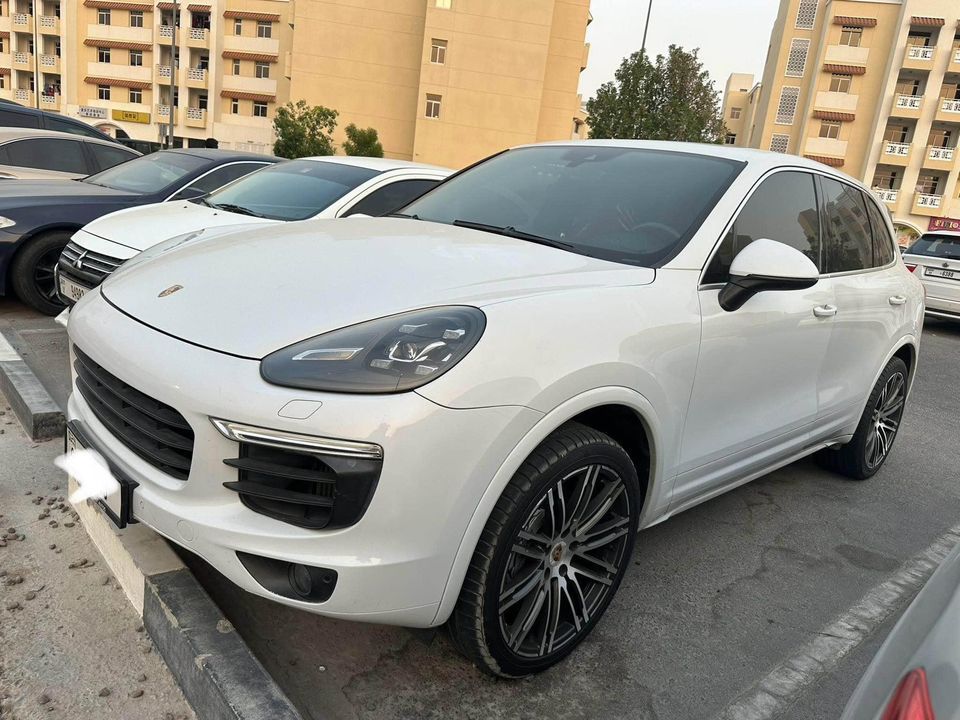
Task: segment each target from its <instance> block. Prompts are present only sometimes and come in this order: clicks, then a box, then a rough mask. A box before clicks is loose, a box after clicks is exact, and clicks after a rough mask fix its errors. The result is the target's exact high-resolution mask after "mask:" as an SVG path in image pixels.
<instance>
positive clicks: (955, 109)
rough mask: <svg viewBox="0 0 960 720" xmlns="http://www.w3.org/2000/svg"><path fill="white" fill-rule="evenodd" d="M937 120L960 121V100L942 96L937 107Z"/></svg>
mask: <svg viewBox="0 0 960 720" xmlns="http://www.w3.org/2000/svg"><path fill="white" fill-rule="evenodd" d="M937 121H938V122H949V123H960V100H953V99H951V98H940V107H938V108H937Z"/></svg>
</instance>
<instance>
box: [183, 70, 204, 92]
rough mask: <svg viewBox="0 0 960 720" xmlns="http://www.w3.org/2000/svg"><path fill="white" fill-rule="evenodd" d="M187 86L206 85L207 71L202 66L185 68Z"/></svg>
mask: <svg viewBox="0 0 960 720" xmlns="http://www.w3.org/2000/svg"><path fill="white" fill-rule="evenodd" d="M187 87H192V88H205V87H207V71H206V70H205V69H204V68H187Z"/></svg>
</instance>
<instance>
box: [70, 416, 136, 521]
mask: <svg viewBox="0 0 960 720" xmlns="http://www.w3.org/2000/svg"><path fill="white" fill-rule="evenodd" d="M82 448H83V443H81V442H80V440H78V439H77V436H76V435H74V434H73V431H71V430H70V428H69V427H68V428H67V442H66V451H67V452H68V453H71V452H73V451H74V450H80V449H82ZM96 502H97V505H98V506H100V507H101V509H105V510H107V511H108V512H107V513H106V515H107V517H109V518H110V520H111V521H112V522H113V524H114V525H117V526H119V527H123V525H125V524H126V523H123V524H121V523H122V520H121V518H123V517H124V515H125V514H126V513H125V510H126V508H124V507H123V487H122V486H121V487H120V488H119V489H118V490H117V491H116V492H115V493H113V494H111V495H107V497H105V498H104V499H103V500H97V501H96Z"/></svg>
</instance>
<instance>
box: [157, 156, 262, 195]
mask: <svg viewBox="0 0 960 720" xmlns="http://www.w3.org/2000/svg"><path fill="white" fill-rule="evenodd" d="M262 167H265V164H264V163H234V164H232V165H224V166H223V167H219V168H217V169H216V170H214V171H213V172H211V173H208V174H206V175H204V176H203V177H201V178H198V179H197V180H195V181H194V182H192V183H190V184H189V185H187V186H186V187H185V188H183V189H182V190H180V192H178V193H177V194H176V195H174V196H173V197H172V198H171V200H179V199H180V198H182V197H197V196H198V195H199V194H201V193H202V194H204V195H206V194H207V193H211V192H213V191H214V190H217V189H219V188H221V187H223V186H224V185H226V184H227V183H230V182H233V181H234V180H236V179H237V178H242V177H243V176H244V175H249V174H250V173H252V172H253V171H254V170H259V169H260V168H262ZM184 191H186V192H184Z"/></svg>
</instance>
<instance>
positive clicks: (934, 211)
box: [913, 192, 943, 216]
mask: <svg viewBox="0 0 960 720" xmlns="http://www.w3.org/2000/svg"><path fill="white" fill-rule="evenodd" d="M941 207H943V195H928V194H927V193H920V192H918V193H917V194H916V195H915V196H914V198H913V214H914V215H932V216H937V215H939V214H940V208H941Z"/></svg>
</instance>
